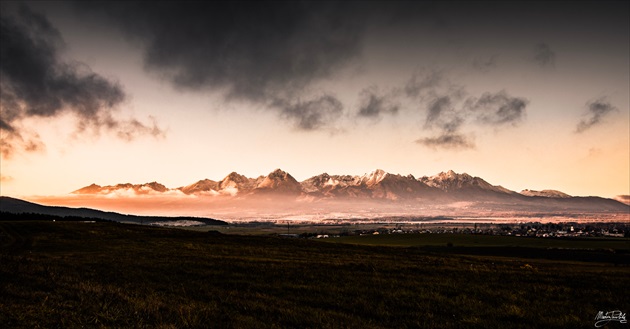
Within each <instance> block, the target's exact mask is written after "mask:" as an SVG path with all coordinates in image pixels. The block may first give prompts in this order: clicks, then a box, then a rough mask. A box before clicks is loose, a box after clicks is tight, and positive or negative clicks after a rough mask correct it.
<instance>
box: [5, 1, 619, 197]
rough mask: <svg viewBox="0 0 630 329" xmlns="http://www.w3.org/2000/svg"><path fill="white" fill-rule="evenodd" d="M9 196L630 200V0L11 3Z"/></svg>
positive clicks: (7, 138) (7, 34)
mask: <svg viewBox="0 0 630 329" xmlns="http://www.w3.org/2000/svg"><path fill="white" fill-rule="evenodd" d="M1 6H2V8H1V9H2V17H1V19H2V21H1V22H2V25H1V26H2V31H1V42H0V47H1V49H2V52H1V54H2V57H1V58H0V74H1V76H0V87H1V89H0V90H1V94H0V97H1V98H0V101H1V103H0V106H1V110H2V112H1V116H0V133H1V137H2V141H1V142H2V144H1V145H0V146H1V151H2V155H1V156H2V158H1V163H0V169H1V174H2V181H1V185H0V187H1V188H0V194H2V195H7V196H16V197H20V196H35V195H40V196H41V195H46V196H63V195H67V194H68V193H70V192H72V191H74V190H76V189H78V188H81V187H84V186H87V185H90V184H92V183H96V184H99V185H103V186H104V185H113V184H118V183H133V184H143V183H147V182H153V181H157V182H159V183H161V184H164V185H165V186H166V187H168V188H177V187H181V186H185V185H188V184H191V183H194V182H196V181H198V180H200V179H204V178H208V179H213V180H220V179H222V178H223V177H225V176H226V175H227V174H229V173H230V172H233V171H236V172H238V173H240V174H243V175H245V176H248V177H258V176H260V175H266V174H267V173H269V172H270V171H272V170H274V169H276V168H282V169H283V170H285V171H287V172H289V173H291V175H293V176H294V177H295V178H296V179H297V180H298V181H302V180H305V179H307V178H309V177H311V176H314V175H318V174H321V173H323V172H328V173H330V174H353V175H359V174H363V173H366V172H370V171H372V170H374V169H376V168H381V169H384V170H385V171H388V172H391V173H398V174H403V175H407V174H413V175H415V176H416V177H420V176H423V175H434V174H436V173H438V172H441V171H446V170H449V169H453V170H455V171H457V172H467V173H470V174H471V175H475V176H480V177H483V178H484V179H486V180H487V181H488V182H490V183H493V184H496V185H502V186H504V187H506V188H509V189H511V190H515V191H520V190H523V189H534V190H542V189H555V190H560V191H562V192H565V193H568V194H571V195H599V196H604V197H614V196H616V195H628V194H630V106H629V103H630V96H629V90H630V83H629V79H628V72H630V66H629V63H628V58H629V57H630V54H629V50H628V49H629V41H628V40H629V39H630V35H629V32H628V31H629V28H630V27H629V16H628V15H629V14H628V12H629V10H628V9H629V8H628V3H627V2H602V1H597V2H566V3H565V2H552V3H527V2H525V3H521V2H502V3H495V2H462V3H459V2H435V3H434V2H330V3H329V2H327V3H324V4H320V3H319V2H300V3H297V2H286V3H277V2H274V3H267V2H253V3H233V2H229V3H215V2H210V3H201V2H195V3H188V4H181V3H177V2H160V3H159V4H150V3H141V2H104V3H87V4H85V3H82V2H76V3H75V2H10V1H8V2H3V3H2V5H1Z"/></svg>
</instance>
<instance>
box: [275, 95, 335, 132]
mask: <svg viewBox="0 0 630 329" xmlns="http://www.w3.org/2000/svg"><path fill="white" fill-rule="evenodd" d="M275 105H276V106H277V107H278V108H279V109H280V110H281V115H282V117H284V118H285V119H287V120H289V121H291V122H293V124H294V125H295V127H296V128H298V129H299V130H305V131H310V130H318V129H322V128H333V127H332V126H333V125H334V122H335V121H336V120H337V119H338V118H339V117H340V116H341V115H342V113H343V105H342V104H341V102H340V101H339V100H338V99H337V98H336V97H334V96H332V95H328V94H325V95H321V96H319V97H315V98H313V99H310V100H307V101H298V102H295V103H286V100H278V101H276V103H275Z"/></svg>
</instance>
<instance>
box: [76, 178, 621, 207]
mask: <svg viewBox="0 0 630 329" xmlns="http://www.w3.org/2000/svg"><path fill="white" fill-rule="evenodd" d="M72 193H73V194H81V195H108V194H112V193H118V194H120V195H130V194H131V195H146V194H153V195H155V194H158V195H159V194H165V195H167V194H185V195H195V196H215V197H217V198H218V199H222V198H228V199H237V200H238V199H240V200H243V199H248V200H249V199H257V198H260V197H262V198H269V197H274V196H278V197H280V196H282V197H289V198H295V199H297V200H311V201H313V200H315V201H317V200H333V201H349V200H355V201H377V202H381V203H382V202H394V203H396V202H400V203H416V204H417V203H424V204H446V203H454V202H471V203H476V204H480V203H481V204H491V203H492V204H500V205H504V206H505V207H502V209H506V207H507V208H509V209H520V210H523V209H527V210H528V211H531V210H532V209H536V207H538V206H540V207H541V209H542V208H545V207H546V208H549V206H551V207H552V208H553V209H556V210H562V209H566V210H579V211H591V210H592V211H597V212H600V211H605V212H606V211H612V212H628V210H629V209H630V207H629V206H628V205H626V204H623V203H621V202H619V201H616V200H613V199H606V198H601V197H574V196H570V195H568V194H566V193H563V192H560V191H555V190H542V191H533V190H523V191H521V192H520V193H519V192H515V191H511V190H509V189H506V188H504V187H502V186H499V185H492V184H490V183H488V182H487V181H485V180H484V179H482V178H480V177H475V176H471V175H469V174H466V173H461V174H459V173H456V172H454V171H452V170H449V171H447V172H441V173H439V174H437V175H434V176H423V177H420V178H415V177H414V176H413V175H407V176H403V175H397V174H390V173H387V172H385V171H383V170H380V169H377V170H374V171H372V172H370V173H367V174H365V175H360V176H359V175H355V176H352V175H329V174H327V173H323V174H321V175H317V176H314V177H311V178H309V179H306V180H304V181H302V182H298V181H297V180H296V179H295V178H294V177H293V176H291V175H290V174H289V173H287V172H285V171H283V170H280V169H277V170H274V171H273V172H271V173H269V174H268V175H266V176H259V177H257V178H248V177H245V176H243V175H240V174H238V173H236V172H232V173H230V174H229V175H227V176H226V177H225V178H223V179H222V180H219V181H214V180H210V179H203V180H200V181H197V182H195V183H192V184H190V185H186V186H182V187H177V188H167V187H165V186H164V185H162V184H160V183H157V182H151V183H146V184H128V183H126V184H117V185H108V186H99V185H96V184H92V185H89V186H86V187H83V188H81V189H78V190H76V191H74V192H72Z"/></svg>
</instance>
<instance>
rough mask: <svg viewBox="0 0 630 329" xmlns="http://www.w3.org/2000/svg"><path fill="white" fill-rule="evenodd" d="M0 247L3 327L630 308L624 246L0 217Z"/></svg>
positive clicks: (271, 323)
mask: <svg viewBox="0 0 630 329" xmlns="http://www.w3.org/2000/svg"><path fill="white" fill-rule="evenodd" d="M0 246H1V252H0V264H1V266H0V323H2V326H3V327H7V328H36V327H47V328H54V327H136V328H142V327H158V328H186V327H215V328H265V327H269V328H271V327H276V328H277V327H290V328H297V327H300V328H418V327H425V328H534V327H539V328H593V327H594V320H593V319H594V318H595V316H596V315H597V313H598V311H604V312H606V311H611V310H616V309H620V310H622V311H624V312H627V311H628V310H629V309H630V297H629V296H628V294H627V287H628V286H629V283H630V267H628V265H627V264H628V262H627V260H628V254H627V251H624V250H619V255H618V256H619V259H618V261H616V262H617V263H618V264H617V265H616V266H615V264H613V263H611V262H602V260H598V258H597V257H588V258H587V259H589V261H577V260H576V259H580V257H577V258H575V259H571V257H572V255H573V254H572V253H568V254H566V257H567V258H566V259H565V260H553V261H551V260H547V259H544V257H533V258H524V257H521V258H511V257H500V256H496V255H480V254H477V255H472V254H469V255H465V253H466V251H465V248H460V251H461V252H460V253H459V254H458V253H454V252H445V250H447V249H448V248H446V247H445V248H442V249H440V248H432V249H426V248H415V247H380V246H359V245H351V244H340V243H322V242H319V241H313V240H304V239H287V238H278V237H264V236H237V235H222V234H218V233H212V232H208V233H205V232H192V231H185V230H177V229H168V228H158V227H146V226H139V225H131V224H119V223H112V222H94V223H82V222H60V221H56V222H51V221H46V222H44V221H0ZM533 249H535V250H537V252H539V253H541V254H544V253H547V252H548V250H546V249H544V248H533ZM602 252H604V251H602ZM606 252H607V253H609V254H610V253H612V252H613V250H608V251H606ZM462 253H463V254H464V255H463V254H462ZM576 253H578V254H579V252H576ZM602 259H604V261H607V259H609V258H602ZM625 326H626V325H620V324H619V323H612V322H611V323H609V324H608V325H607V326H606V327H609V328H617V327H625Z"/></svg>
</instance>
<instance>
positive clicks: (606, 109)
mask: <svg viewBox="0 0 630 329" xmlns="http://www.w3.org/2000/svg"><path fill="white" fill-rule="evenodd" d="M586 107H587V112H586V114H585V116H586V118H584V119H582V120H581V121H580V122H578V124H577V127H576V128H575V132H576V133H582V132H584V131H586V130H588V129H590V128H591V127H593V126H595V125H598V124H600V123H601V122H602V120H603V119H604V118H605V117H607V116H608V115H610V113H612V112H614V111H617V110H618V109H617V107H615V106H614V105H612V104H611V103H610V101H609V100H608V98H606V97H601V98H599V99H596V100H594V101H590V102H588V103H587V104H586Z"/></svg>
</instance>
